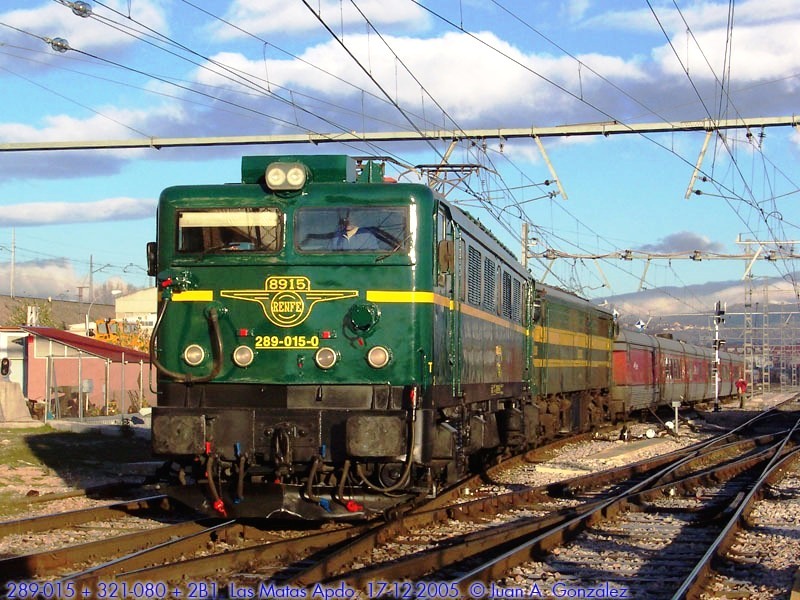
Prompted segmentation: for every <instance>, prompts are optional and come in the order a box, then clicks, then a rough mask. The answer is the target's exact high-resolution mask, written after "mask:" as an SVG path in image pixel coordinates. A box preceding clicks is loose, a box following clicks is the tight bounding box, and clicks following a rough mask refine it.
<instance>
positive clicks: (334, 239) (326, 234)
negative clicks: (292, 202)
mask: <svg viewBox="0 0 800 600" xmlns="http://www.w3.org/2000/svg"><path fill="white" fill-rule="evenodd" d="M409 213H410V209H409V208H408V207H380V208H372V207H361V206H349V207H347V206H343V207H337V208H303V209H300V210H298V211H297V213H295V222H294V239H295V245H296V247H297V250H298V251H300V252H313V253H320V252H322V253H325V252H336V253H342V252H396V251H401V250H405V249H406V248H407V246H408V243H409V242H410V240H411V234H410V226H409Z"/></svg>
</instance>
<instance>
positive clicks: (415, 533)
mask: <svg viewBox="0 0 800 600" xmlns="http://www.w3.org/2000/svg"><path fill="white" fill-rule="evenodd" d="M762 419H763V417H762ZM750 427H751V428H752V424H751V425H750ZM783 437H789V438H791V435H789V434H787V433H784V434H783ZM777 440H778V437H777V434H775V433H772V434H763V433H762V434H761V435H757V436H756V435H751V436H749V437H746V438H745V437H744V436H742V434H741V432H740V433H739V435H738V436H737V435H734V434H732V433H731V434H725V435H723V436H718V437H717V438H714V439H713V440H710V441H704V442H700V443H697V444H694V445H692V446H688V447H686V448H683V449H681V450H678V451H675V452H672V453H670V454H666V455H663V456H660V457H657V458H655V459H651V460H645V461H640V462H639V463H635V464H633V465H628V466H624V467H619V468H616V469H610V470H607V471H603V472H601V473H592V474H589V475H584V476H581V477H577V478H573V479H571V480H568V481H566V482H561V483H555V484H549V485H544V486H537V487H531V486H517V488H518V489H514V490H513V491H509V492H507V493H503V494H497V495H490V496H487V497H482V498H478V499H473V500H469V501H463V498H459V495H460V494H462V493H463V489H461V490H453V491H452V492H451V493H450V494H442V495H440V497H438V498H437V499H436V500H435V501H433V502H431V503H428V504H426V505H425V506H424V507H423V508H422V509H419V510H416V511H412V512H410V513H408V514H405V515H395V516H396V518H395V519H393V520H392V521H390V522H388V523H374V524H373V523H367V524H362V525H358V526H352V525H348V526H341V525H336V526H333V525H331V526H327V528H326V529H324V530H322V531H315V532H313V533H308V532H303V531H297V530H295V531H292V532H288V531H287V532H284V531H273V530H270V529H262V528H260V527H258V526H255V525H254V524H248V523H243V522H233V521H211V520H192V519H189V520H185V521H183V522H180V523H170V524H166V525H161V526H159V527H156V528H152V529H150V530H147V531H141V532H133V533H128V534H126V535H124V536H115V537H113V538H111V539H109V540H99V541H92V542H87V543H86V544H82V545H79V546H70V547H65V548H59V549H56V550H52V549H48V550H46V551H45V552H41V553H31V554H29V555H26V556H18V557H11V558H8V559H5V560H4V561H0V574H3V581H5V582H6V583H7V584H8V582H16V581H20V580H25V581H28V582H30V583H36V582H38V585H46V584H47V583H49V584H50V585H51V586H61V587H60V589H62V590H63V589H72V590H75V591H76V592H83V595H84V596H88V595H89V594H94V595H97V596H105V597H109V596H110V595H113V594H112V592H113V593H114V594H116V595H117V596H119V597H121V595H124V594H127V595H138V596H140V597H141V596H144V597H181V598H182V597H186V596H187V595H189V596H194V597H213V596H219V597H233V596H239V597H242V595H245V596H247V595H250V594H253V595H256V596H257V595H259V594H261V595H264V594H269V593H272V594H273V595H274V594H275V593H278V594H280V593H285V594H291V593H300V592H301V591H305V592H306V593H307V595H314V594H315V593H316V594H323V597H324V595H325V593H330V594H336V593H337V592H341V593H344V592H352V593H353V594H359V593H360V594H363V595H365V597H366V596H369V597H375V596H381V595H387V596H404V597H408V595H409V594H412V595H417V596H421V597H425V596H426V595H427V597H459V595H460V594H462V593H463V594H465V595H470V594H472V595H474V596H481V594H480V593H477V592H480V589H481V588H480V587H475V588H470V587H469V586H471V585H477V586H480V585H484V586H485V588H484V592H483V595H488V594H489V593H490V592H491V591H492V590H494V593H496V594H506V595H508V594H512V593H516V592H517V591H518V590H520V589H527V590H528V591H530V590H531V589H536V586H538V588H539V589H540V590H542V589H543V588H544V586H546V585H548V583H552V581H549V580H548V579H547V577H546V575H544V576H543V575H542V574H546V573H548V572H550V573H552V574H553V577H560V578H561V579H560V580H559V581H562V580H563V581H569V582H571V584H572V585H576V586H592V585H595V584H594V583H592V582H593V580H592V577H595V578H597V577H600V578H601V579H603V575H605V574H607V573H608V565H613V564H617V563H618V564H620V565H624V566H625V567H626V568H627V569H628V571H627V572H626V571H625V569H623V568H621V567H620V570H619V572H618V573H617V575H618V577H617V579H616V581H617V582H626V581H627V580H628V579H630V578H632V577H634V574H633V572H632V571H631V570H630V569H631V564H632V562H634V561H631V560H630V556H629V555H628V556H626V555H625V554H619V555H618V556H617V558H615V557H614V556H612V553H611V547H612V546H614V545H618V544H619V540H622V539H625V540H627V541H626V544H627V545H628V546H629V547H631V548H632V547H634V545H635V543H637V542H635V541H634V538H633V537H632V536H634V535H635V533H636V531H646V532H649V533H647V534H646V535H645V536H644V537H645V538H648V539H650V538H652V539H658V540H661V541H660V542H659V543H660V544H662V548H663V547H669V548H674V549H678V548H679V543H680V542H682V541H683V540H688V542H687V543H688V544H689V547H693V546H696V545H697V544H705V545H706V546H709V547H710V543H709V541H708V539H706V538H709V539H710V537H711V534H708V533H707V534H704V535H705V537H703V536H702V535H700V533H699V532H700V524H702V523H703V522H705V521H708V523H709V526H713V527H715V528H717V529H719V528H720V519H721V515H725V514H727V513H731V512H732V511H734V509H735V507H736V506H738V505H737V504H736V502H739V504H742V503H743V502H744V500H743V498H744V496H745V495H746V489H747V485H746V484H744V483H742V482H743V478H744V477H745V475H746V474H748V473H752V472H753V470H754V469H755V468H756V466H757V465H759V464H763V463H764V462H765V461H768V460H769V458H768V453H769V452H772V451H773V450H771V448H773V447H774V446H776V445H777V444H778V443H779V442H778V441H777ZM573 441H574V440H573ZM787 443H788V442H787ZM525 460H528V461H531V460H533V461H535V460H536V458H532V457H531V456H530V455H529V456H527V457H523V458H518V459H516V461H517V462H519V461H523V462H524V461H525ZM508 466H509V465H508V464H506V465H503V466H502V467H498V469H499V468H508ZM494 476H495V471H492V470H490V471H489V472H488V473H487V474H484V475H483V476H482V477H480V478H475V479H473V480H471V481H469V482H466V483H465V486H466V487H473V488H474V487H476V486H477V485H478V484H479V483H481V482H485V481H487V480H488V481H492V478H493V477H494ZM775 477H777V476H776V475H773V476H772V478H773V479H774V478H775ZM771 480H772V479H770V481H771ZM721 481H730V482H731V483H729V484H721V483H720V482H721ZM765 481H766V480H765ZM699 489H702V493H700V494H698V493H697V490H699ZM723 491H725V493H727V494H728V496H729V498H730V497H732V498H733V499H734V503H733V504H734V506H732V507H729V508H727V513H726V509H725V508H723V506H724V504H723V501H722V496H721V495H720V494H723ZM716 492H719V494H717V493H716ZM731 494H732V496H731ZM756 497H757V496H756V495H753V498H756ZM737 499H738V500H737ZM459 500H460V501H459ZM164 501H165V499H164V498H158V497H156V498H153V499H149V500H148V502H147V504H148V506H149V509H150V510H152V506H150V504H156V503H159V502H164ZM664 502H667V504H668V506H666V507H664V506H661V505H662V504H663V503H664ZM681 503H682V504H683V505H685V506H684V508H685V511H684V512H683V513H680V512H679V506H678V505H679V504H681ZM121 504H124V503H121ZM128 504H130V503H128ZM105 510H106V512H108V510H109V509H105ZM126 510H128V511H131V510H133V509H132V508H128V509H126ZM141 510H146V509H145V508H144V507H143V508H142V509H141ZM114 512H117V513H123V514H124V513H125V510H119V509H117V510H116V511H114ZM134 512H136V511H134ZM665 514H666V515H668V517H669V518H665V517H664V515H665ZM498 515H502V519H501V518H500V517H499V516H498ZM85 516H86V515H84V517H82V518H85ZM740 518H742V517H740ZM659 519H660V520H659ZM83 522H84V523H86V522H88V521H83ZM648 522H649V523H651V524H650V525H648ZM601 527H607V528H608V530H607V531H604V530H603V529H601ZM690 530H691V533H697V534H698V537H697V538H690V537H689V536H688V534H687V533H686V532H687V531H690ZM0 534H2V530H0ZM591 536H594V538H592V537H591ZM602 538H605V543H606V547H605V549H603V545H602V544H600V543H599V542H598V541H597V540H601V539H602ZM582 539H587V540H589V541H588V542H587V543H586V544H585V545H584V547H583V548H581V543H582V541H581V540H582ZM569 540H575V541H573V542H572V543H571V544H569V545H566V544H567V542H568V541H569ZM664 540H669V541H664ZM596 542H597V543H596ZM639 543H644V542H639ZM724 546H725V544H720V546H719V547H720V548H722V547H724ZM586 547H589V548H595V547H598V548H600V550H599V551H597V552H596V553H595V554H594V556H592V555H591V554H587V552H588V551H587V550H586ZM573 551H574V552H575V555H574V558H570V556H571V555H570V553H571V552H573ZM581 552H583V554H581ZM603 552H605V554H603ZM676 552H677V554H678V556H679V557H681V560H682V559H683V557H684V555H688V552H684V551H677V550H676ZM641 553H644V550H642V551H641ZM662 553H663V552H662ZM717 553H718V552H715V553H712V555H711V556H712V557H713V556H715V555H716V554H717ZM489 557H491V560H490V559H489ZM532 560H536V561H537V562H536V563H531V561H532ZM709 560H710V559H709ZM657 562H658V561H657V560H655V559H653V560H650V561H649V563H650V566H651V567H652V568H653V570H652V571H651V572H650V574H649V575H647V573H646V572H645V571H644V570H641V571H637V572H636V574H635V575H636V579H637V580H638V579H642V578H644V579H647V578H648V577H649V579H651V580H653V581H656V580H658V581H660V582H661V587H660V589H659V592H660V594H661V595H660V596H653V597H664V596H663V592H664V585H668V586H669V587H670V588H673V587H674V588H675V589H679V588H678V583H677V581H673V579H674V577H673V574H674V572H675V571H677V570H678V569H677V567H676V565H674V564H673V565H671V567H670V570H669V577H670V578H671V579H669V581H668V580H667V579H666V578H665V575H664V572H663V570H662V571H658V570H657V569H658V567H657V566H656V563H657ZM4 563H5V564H4ZM598 563H599V564H602V565H604V569H605V570H604V571H602V572H600V573H598V572H594V573H592V572H591V571H588V572H587V571H585V570H584V571H581V570H580V569H578V568H576V569H575V570H574V571H569V570H568V569H567V566H569V565H586V564H598ZM526 564H527V565H528V567H527V568H526V567H525V565H526ZM531 564H535V565H536V568H537V569H539V571H538V572H539V576H538V578H531V577H530V576H528V575H525V573H528V572H529V571H530V565H531ZM548 565H551V566H549V567H548ZM4 569H5V570H4ZM584 569H585V567H584ZM643 569H644V567H643ZM706 574H707V570H705V569H702V568H701V569H700V570H699V571H698V575H697V576H696V577H695V579H696V580H697V581H700V582H701V583H702V582H703V581H705V580H706ZM685 579H686V578H685ZM30 580H35V581H32V582H31V581H30ZM553 581H555V580H553ZM143 582H146V583H147V584H148V585H150V587H149V588H148V587H142V585H143ZM602 583H603V584H604V585H612V584H613V583H614V581H612V579H611V578H610V576H606V577H605V579H603V581H602ZM627 583H628V584H629V583H630V582H629V581H627ZM642 585H644V584H642ZM690 585H692V586H694V585H695V584H694V583H691V584H690ZM698 585H700V584H698ZM717 585H720V586H721V585H724V583H722V582H720V581H717ZM64 586H69V587H68V588H65V587H64ZM137 586H138V587H137ZM154 586H155V587H154ZM420 586H423V587H420ZM424 586H433V587H424ZM526 586H527V587H526ZM156 588H157V589H156ZM6 589H7V590H8V587H6ZM587 589H588V588H587ZM620 589H622V588H620ZM697 589H700V587H698V588H697ZM641 590H644V587H642V588H641ZM687 590H688V591H686V595H687V596H691V595H695V594H697V593H699V592H696V591H695V588H694V587H692V588H687ZM550 591H552V588H550ZM637 591H638V590H637ZM123 592H124V594H123ZM473 592H475V593H473ZM45 595H46V594H45ZM16 597H17V598H22V597H26V596H24V595H20V594H17V596H16ZM28 597H30V596H28ZM636 597H640V596H638V595H637V596H636ZM641 597H646V596H641ZM675 597H679V596H675Z"/></svg>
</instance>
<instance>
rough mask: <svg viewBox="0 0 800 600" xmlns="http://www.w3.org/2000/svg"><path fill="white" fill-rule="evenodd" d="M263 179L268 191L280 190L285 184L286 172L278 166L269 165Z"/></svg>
mask: <svg viewBox="0 0 800 600" xmlns="http://www.w3.org/2000/svg"><path fill="white" fill-rule="evenodd" d="M265 179H266V181H267V186H268V187H269V188H270V189H273V190H274V189H280V187H281V186H282V185H283V184H285V183H286V171H284V170H283V169H282V168H281V166H280V165H274V164H273V165H270V166H269V167H268V168H267V174H266V176H265Z"/></svg>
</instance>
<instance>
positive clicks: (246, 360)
mask: <svg viewBox="0 0 800 600" xmlns="http://www.w3.org/2000/svg"><path fill="white" fill-rule="evenodd" d="M254 357H255V354H254V353H253V349H252V348H251V347H250V346H237V347H236V349H235V350H234V351H233V362H235V363H236V365H237V366H239V367H249V366H250V363H252V362H253V358H254Z"/></svg>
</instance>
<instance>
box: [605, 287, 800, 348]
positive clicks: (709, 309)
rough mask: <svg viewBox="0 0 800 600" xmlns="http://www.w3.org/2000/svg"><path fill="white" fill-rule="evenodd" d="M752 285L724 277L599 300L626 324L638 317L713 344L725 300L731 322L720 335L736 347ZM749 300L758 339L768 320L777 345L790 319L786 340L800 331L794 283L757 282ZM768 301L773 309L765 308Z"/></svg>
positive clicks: (655, 329)
mask: <svg viewBox="0 0 800 600" xmlns="http://www.w3.org/2000/svg"><path fill="white" fill-rule="evenodd" d="M746 283H747V282H745V281H722V282H711V283H705V284H700V285H690V286H686V287H664V288H656V289H652V290H642V291H641V292H635V293H631V294H620V295H617V296H610V297H608V298H606V299H604V300H601V301H597V302H598V303H602V304H604V305H606V303H607V306H609V307H610V308H613V309H615V310H616V311H617V312H618V313H619V318H618V321H619V323H620V326H621V327H623V328H626V329H634V328H635V324H636V323H637V321H641V322H644V323H646V324H647V327H646V331H647V332H648V333H672V334H673V335H674V336H675V338H677V339H681V340H684V341H686V342H692V343H702V344H710V342H711V340H713V339H714V328H713V316H714V307H715V304H716V302H717V301H719V302H721V303H722V304H723V305H725V304H726V305H727V306H726V315H725V322H724V323H723V324H722V325H721V327H720V339H724V340H726V342H727V344H728V346H729V347H731V348H734V347H736V346H740V345H741V343H742V337H743V330H744V319H745V314H744V313H745V301H746V299H747V298H746V296H747V288H746ZM765 287H766V289H767V292H766V293H765ZM749 302H750V310H749V312H750V313H751V315H752V325H753V329H754V332H753V333H754V334H755V336H756V339H759V336H760V335H761V334H762V331H763V325H764V323H765V322H766V325H767V330H768V335H769V337H770V343H771V344H773V345H774V344H777V343H781V342H780V339H781V338H780V336H781V331H780V329H781V328H782V327H781V326H782V325H783V324H784V323H785V322H786V321H787V319H789V324H790V325H792V324H793V326H794V328H792V327H786V328H783V329H784V331H783V335H784V343H786V344H788V343H790V341H789V340H787V339H785V338H786V336H787V335H792V332H797V331H798V330H800V313H798V304H797V292H796V290H795V289H794V287H793V286H792V284H791V283H790V282H788V281H786V280H784V279H782V278H773V279H758V280H756V281H754V282H753V283H752V294H751V295H750V296H749ZM765 305H767V307H768V310H767V311H764V306H765ZM765 312H766V317H764V313H765ZM790 313H793V314H790ZM765 319H766V321H765Z"/></svg>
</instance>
